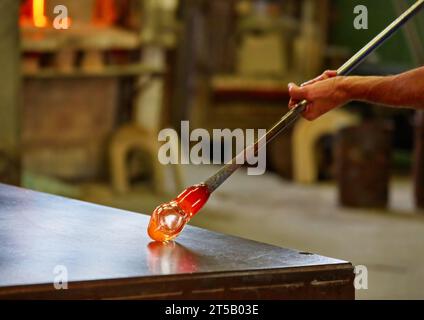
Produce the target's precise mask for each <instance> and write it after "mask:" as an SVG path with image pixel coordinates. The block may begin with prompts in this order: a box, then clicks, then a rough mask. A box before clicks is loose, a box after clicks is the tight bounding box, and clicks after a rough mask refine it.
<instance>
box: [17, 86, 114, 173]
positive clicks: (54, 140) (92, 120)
mask: <svg viewBox="0 0 424 320" xmlns="http://www.w3.org/2000/svg"><path fill="white" fill-rule="evenodd" d="M23 92H24V94H23V112H22V140H23V150H24V151H23V163H24V168H26V169H31V170H32V171H36V172H39V173H43V174H48V175H52V176H55V177H59V178H67V179H84V178H93V177H97V176H99V175H101V173H102V172H103V170H104V167H105V166H104V162H105V161H106V159H105V153H106V149H105V148H106V144H107V142H108V139H109V137H110V135H111V133H112V132H113V130H114V128H115V124H116V123H115V122H116V112H117V104H118V79H116V78H62V79H60V78H59V79H57V78H56V79H42V80H41V79H27V80H26V81H25V83H24V88H23Z"/></svg>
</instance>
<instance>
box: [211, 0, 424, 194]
mask: <svg viewBox="0 0 424 320" xmlns="http://www.w3.org/2000/svg"><path fill="white" fill-rule="evenodd" d="M423 5H424V0H418V1H417V2H415V4H413V5H412V6H411V7H410V8H409V9H408V10H406V11H405V12H404V13H403V14H402V15H401V16H399V17H398V18H397V19H396V20H395V21H393V22H392V23H391V24H390V25H389V26H387V27H386V29H384V30H383V31H382V32H380V34H378V35H377V36H376V37H375V38H374V39H372V40H371V41H370V42H369V43H368V44H367V45H366V46H365V47H363V48H362V49H361V50H359V51H358V52H357V53H356V54H355V55H354V56H353V57H352V58H350V59H349V60H348V61H347V62H346V63H345V64H344V65H342V66H341V67H340V68H339V69H338V70H337V74H338V75H340V76H344V75H347V74H349V73H350V72H351V71H352V70H354V69H355V68H356V67H357V66H358V65H359V64H360V63H361V62H362V61H363V60H364V59H365V58H366V57H368V55H369V54H370V53H371V52H373V51H374V50H376V49H377V48H378V47H380V46H381V45H382V44H383V43H384V42H385V41H386V40H387V39H388V38H390V36H392V35H393V34H394V33H395V32H396V31H397V30H398V29H399V28H400V27H402V26H403V25H404V24H405V23H406V22H407V21H408V20H409V19H411V18H412V17H413V16H414V15H415V14H417V13H418V12H419V11H420V10H421V9H422V7H423ZM307 105H308V101H306V100H302V101H300V102H299V103H298V104H297V105H296V106H295V107H294V108H293V109H291V110H290V111H289V112H287V113H286V114H285V115H284V116H283V117H282V118H281V119H280V120H279V121H278V122H277V123H276V124H275V125H274V126H273V127H272V128H271V129H269V130H268V132H267V133H266V134H265V135H264V136H262V137H260V138H259V139H258V140H257V141H256V142H255V143H254V144H252V145H251V146H248V147H247V148H246V149H245V150H244V151H243V152H241V153H239V154H238V155H237V156H236V157H234V158H233V159H232V160H231V161H230V162H228V163H227V164H226V165H225V166H223V167H222V168H221V169H220V170H219V171H218V172H216V173H215V174H214V175H212V176H211V177H210V178H208V179H207V180H206V181H205V182H204V184H205V185H206V186H207V187H208V189H209V191H210V192H211V193H212V192H213V191H215V189H216V188H218V187H219V186H220V185H221V184H223V183H224V182H225V180H227V179H228V178H229V177H230V176H231V175H232V174H233V173H234V172H235V171H236V170H237V169H238V168H240V167H241V166H242V165H243V164H244V159H246V158H245V156H246V157H247V155H248V154H252V153H253V154H257V153H258V151H259V149H260V148H261V147H263V146H264V145H265V144H267V143H269V142H270V141H271V140H272V139H273V138H275V137H276V136H277V135H278V134H279V133H281V132H282V131H283V130H284V129H286V128H288V127H289V126H290V125H291V124H292V123H293V122H294V121H295V120H296V119H297V118H298V117H299V116H300V115H301V114H302V112H303V111H305V108H306V106H307Z"/></svg>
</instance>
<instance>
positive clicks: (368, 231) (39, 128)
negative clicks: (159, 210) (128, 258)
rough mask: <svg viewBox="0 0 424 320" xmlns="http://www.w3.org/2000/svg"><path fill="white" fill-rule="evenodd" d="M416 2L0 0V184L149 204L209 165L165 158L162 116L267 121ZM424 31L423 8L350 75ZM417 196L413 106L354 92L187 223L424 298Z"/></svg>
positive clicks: (422, 55)
mask: <svg viewBox="0 0 424 320" xmlns="http://www.w3.org/2000/svg"><path fill="white" fill-rule="evenodd" d="M412 2H413V1H403V0H392V1H387V0H372V1H356V0H301V1H299V0H213V1H210V0H209V1H208V0H180V1H178V0H21V1H17V0H2V1H1V3H0V35H1V39H2V40H1V41H0V66H1V74H0V181H2V182H3V183H9V184H16V185H20V186H22V187H25V188H30V189H34V190H39V191H43V192H48V193H53V194H57V195H62V196H66V197H70V198H76V199H82V200H85V201H90V202H95V203H99V204H104V205H107V206H112V207H117V208H122V209H127V210H131V211H136V212H140V213H150V212H151V211H152V209H153V208H154V207H155V206H156V205H158V204H159V203H161V202H163V201H165V200H169V199H170V198H171V197H173V196H175V195H176V194H177V193H178V191H179V190H181V189H182V187H183V186H187V185H190V184H193V183H198V182H200V181H202V180H203V179H205V178H206V177H207V176H208V175H209V174H212V173H213V172H214V171H215V170H216V169H217V167H216V166H212V165H208V166H195V165H172V166H162V165H160V164H159V162H158V160H157V151H158V148H159V146H160V144H159V142H158V139H157V134H158V132H159V130H161V129H162V128H175V129H176V130H177V131H178V132H179V130H180V122H181V121H182V120H189V121H190V127H191V129H194V128H206V129H208V130H212V129H213V128H230V129H235V128H242V129H247V128H268V127H269V126H270V125H272V124H273V123H274V122H275V121H277V120H278V119H279V117H281V115H283V114H284V113H285V112H286V111H287V110H288V108H287V102H288V92H287V84H288V83H289V82H296V83H301V82H303V81H305V80H308V79H310V78H312V77H315V76H316V75H318V74H320V73H321V72H322V71H323V70H325V69H337V68H338V67H339V66H340V65H341V64H342V63H343V62H344V61H346V60H347V59H348V58H349V57H350V56H351V55H352V54H353V53H355V51H356V50H358V49H360V48H361V47H362V46H363V45H365V44H366V43H367V42H368V41H369V40H370V39H371V38H372V37H373V36H374V35H376V34H377V33H378V32H380V31H381V30H382V29H383V28H384V27H385V26H386V25H388V24H389V23H390V22H391V21H392V20H393V19H394V18H395V17H396V16H398V15H399V14H400V13H401V12H402V11H403V10H404V9H405V8H407V7H408V5H410V4H412ZM57 5H64V6H66V8H67V9H68V18H67V19H66V21H65V22H66V23H68V24H69V26H70V27H69V28H68V29H59V30H58V29H55V28H54V27H53V22H54V21H55V18H56V17H57V15H58V13H57V12H56V13H55V12H54V8H55V6H57ZM357 5H366V7H367V8H368V14H369V20H368V29H366V30H357V29H355V28H354V26H353V20H354V19H355V17H356V15H355V14H354V8H355V6H357ZM61 22H64V21H63V20H62V21H61ZM423 27H424V17H423V14H420V15H419V16H418V17H416V18H415V19H414V21H412V22H411V23H409V24H408V26H407V27H406V28H404V29H403V30H402V31H400V32H399V33H398V34H396V35H395V36H394V37H393V38H392V39H390V40H389V41H388V42H387V43H385V44H384V46H383V47H382V48H380V49H379V50H378V51H377V52H376V53H374V54H373V55H372V56H371V57H370V58H369V59H368V60H367V61H366V62H365V63H364V64H362V65H361V66H360V67H359V68H358V69H357V70H356V71H355V73H356V74H362V75H384V74H393V73H398V72H402V71H404V70H407V69H409V68H413V67H416V66H419V65H423V64H424V38H423V37H422V32H423V31H424V30H423ZM420 208H421V209H423V208H424V116H423V114H422V113H419V112H414V111H412V110H406V109H402V110H399V109H389V108H385V107H381V106H374V105H368V104H364V103H356V102H354V103H352V104H351V105H349V106H347V107H344V108H341V109H339V110H334V111H333V112H331V113H329V114H327V115H325V116H324V117H322V118H320V119H319V120H317V121H314V122H307V121H305V120H300V121H298V122H297V123H296V124H295V125H294V126H293V127H292V128H291V129H290V130H288V131H286V132H285V133H284V134H282V135H281V136H280V137H279V138H278V139H276V140H275V141H274V142H273V143H272V144H271V145H269V147H268V149H267V173H266V174H265V175H263V176H248V175H246V171H245V170H242V171H240V172H237V173H236V174H235V175H234V177H232V178H231V180H229V181H228V182H226V184H225V185H224V186H223V187H222V188H221V189H219V190H218V191H217V192H216V194H214V196H213V197H212V199H211V200H210V202H209V204H208V205H207V207H206V208H205V209H204V210H203V211H202V212H201V213H200V214H199V215H198V216H197V217H196V218H195V219H193V221H192V223H193V224H194V225H198V226H201V227H204V228H207V229H210V230H214V231H219V232H223V233H226V234H232V235H237V236H241V237H244V238H249V239H254V240H258V241H261V242H266V243H271V244H276V245H280V246H285V247H292V248H295V249H299V250H302V251H310V252H314V253H318V254H321V255H328V256H331V257H336V258H340V259H345V260H349V261H351V262H352V263H354V264H355V265H365V266H366V267H367V268H368V271H369V276H368V280H369V286H368V290H360V291H358V292H357V297H358V298H384V299H386V298H401V299H403V298H424V291H423V289H422V283H423V282H424V257H423V255H422V252H423V247H424V215H423V211H421V210H420ZM140 232H145V231H144V230H140Z"/></svg>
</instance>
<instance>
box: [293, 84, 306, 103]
mask: <svg viewBox="0 0 424 320" xmlns="http://www.w3.org/2000/svg"><path fill="white" fill-rule="evenodd" d="M307 90H308V88H307V87H299V86H297V85H295V84H294V83H289V94H290V97H291V98H292V99H293V100H297V101H300V100H303V99H306V95H307Z"/></svg>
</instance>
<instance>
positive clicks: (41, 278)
mask: <svg viewBox="0 0 424 320" xmlns="http://www.w3.org/2000/svg"><path fill="white" fill-rule="evenodd" d="M148 218H149V217H148V216H145V215H141V214H135V213H131V212H127V211H123V210H117V209H112V208H108V207H104V206H99V205H94V204H90V203H85V202H81V201H76V200H69V199H66V198H62V197H57V196H52V195H47V194H43V193H39V192H34V191H29V190H25V189H20V188H16V187H10V186H6V185H1V184H0V299H5V298H6V299H14V298H24V299H34V298H41V299H44V298H46V299H71V298H72V299H73V298H82V299H98V298H102V299H116V298H127V299H204V298H216V299H303V298H305V299H328V298H332V299H354V296H355V293H354V287H353V279H354V273H353V267H352V265H351V264H350V263H348V262H345V261H340V260H336V259H331V258H326V257H322V256H318V255H314V254H309V253H302V252H298V251H294V250H288V249H282V248H278V247H274V246H270V245H265V244H261V243H257V242H253V241H248V240H243V239H240V238H236V237H230V236H226V235H222V234H217V233H214V232H210V231H207V230H203V229H199V228H195V227H190V226H189V227H187V228H186V229H185V231H184V232H183V233H182V234H181V236H180V237H179V238H178V241H177V242H176V243H169V244H166V245H164V244H160V243H154V242H150V239H149V238H148V236H147V233H146V226H147V223H148ZM55 268H56V269H55ZM64 268H66V269H64ZM64 270H65V271H66V272H65V273H64ZM66 273H67V279H68V289H66V290H64V289H62V290H56V289H55V288H54V281H55V278H56V277H58V276H64V275H66ZM56 281H58V278H56Z"/></svg>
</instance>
